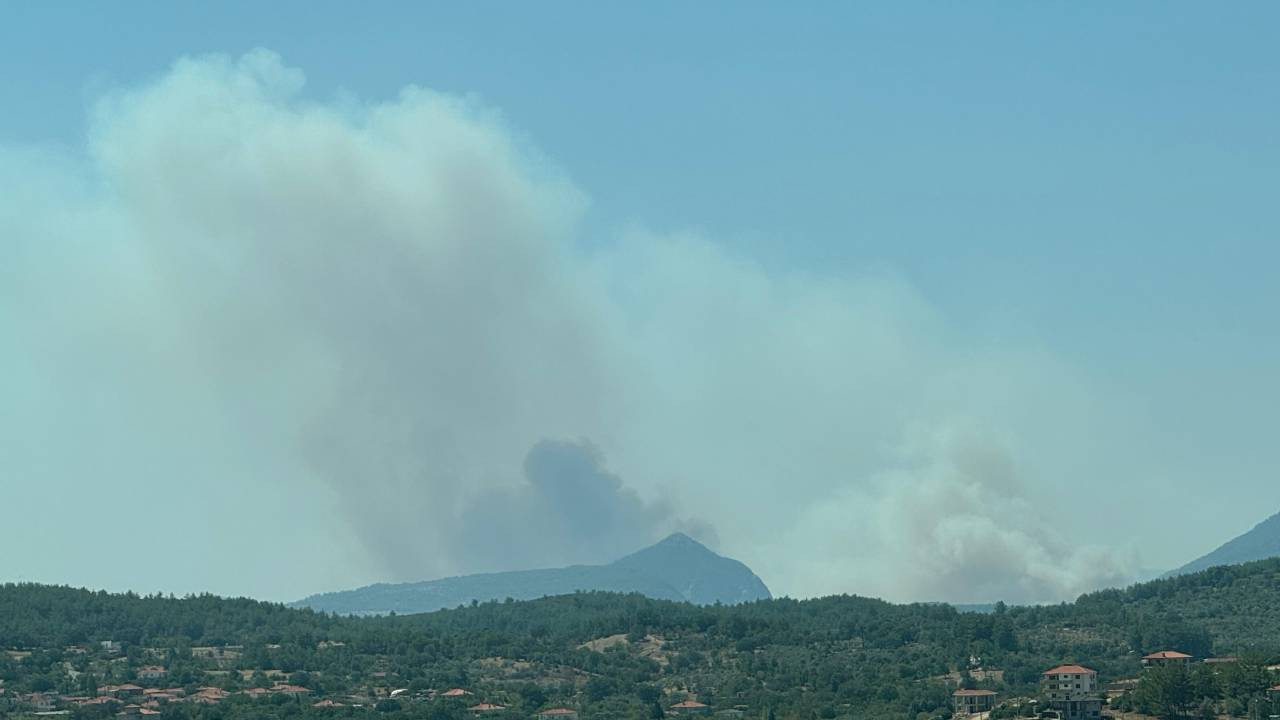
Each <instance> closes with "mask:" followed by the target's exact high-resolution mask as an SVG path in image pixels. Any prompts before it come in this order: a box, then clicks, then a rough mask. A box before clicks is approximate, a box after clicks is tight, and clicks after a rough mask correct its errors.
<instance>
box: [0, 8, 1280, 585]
mask: <svg viewBox="0 0 1280 720" xmlns="http://www.w3.org/2000/svg"><path fill="white" fill-rule="evenodd" d="M0 14H2V15H3V17H4V18H5V20H4V22H0V108H2V109H3V112H0V498H3V506H4V507H5V508H6V509H9V510H10V512H6V513H5V521H4V522H3V523H0V549H3V551H2V552H0V581H32V582H49V583H65V584H71V585H76V586H88V587H94V588H100V587H101V588H108V589H112V590H124V589H133V590H135V591H139V592H156V591H163V592H175V593H183V592H195V591H211V592H216V593H219V594H226V595H249V596H253V597H260V598H265V599H271V600H293V599H297V598H300V597H302V596H305V595H308V594H311V593H314V592H320V591H327V590H335V589H341V588H348V587H354V586H357V585H362V584H366V583H370V582H376V581H410V580H422V579H430V578H435V577H442V576H447V575H454V574H460V573H467V572H477V571H493V570H503V569H517V568H529V567H545V566H556V565H562V564H566V563H591V562H607V561H609V560H612V559H615V558H616V557H618V556H620V555H622V554H625V553H627V552H630V551H632V550H635V549H638V548H639V547H642V546H643V545H645V544H647V543H649V542H652V541H656V540H658V539H660V538H661V537H662V536H664V535H665V534H667V533H670V532H675V531H682V532H686V533H688V534H690V535H691V536H693V537H695V538H698V539H700V540H702V541H704V542H705V543H707V544H708V545H709V546H711V547H713V548H715V549H716V550H718V551H719V552H722V553H724V554H727V555H730V556H732V557H735V558H738V559H741V560H743V561H744V562H746V563H747V564H748V565H749V566H750V567H751V568H752V569H754V570H755V571H756V573H757V574H759V575H760V576H761V577H762V578H763V579H764V580H765V582H766V583H767V584H768V585H769V587H770V588H771V589H772V590H773V592H774V594H775V595H790V596H793V597H810V596H817V595H824V594H831V593H841V592H847V593H857V594H862V595H874V596H879V597H885V598H888V599H891V600H895V601H914V600H950V601H956V602H988V601H992V600H995V599H1004V600H1006V601H1011V602H1045V601H1058V600H1063V599H1069V598H1072V597H1074V596H1075V595H1076V594H1078V593H1080V592H1083V591H1087V590H1089V589H1093V588H1097V587H1102V586H1109V585H1116V584H1123V583H1127V582H1130V581H1132V580H1133V579H1135V578H1140V577H1145V576H1149V575H1151V574H1153V573H1156V572H1159V571H1163V570H1166V569H1169V568H1172V567H1176V566H1179V565H1181V564H1183V563H1185V562H1186V561H1188V560H1190V559H1192V558H1194V557H1197V556H1199V555H1201V554H1203V553H1205V552H1207V551H1209V550H1211V549H1212V548H1214V547H1216V546H1217V545H1218V544H1220V543H1222V542H1224V541H1226V540H1228V539H1230V538H1231V537H1233V536H1235V535H1237V534H1239V533H1241V532H1243V531H1245V530H1247V529H1249V528H1251V527H1252V526H1253V525H1254V524H1256V523H1257V522H1258V521H1260V520H1262V519H1263V518H1265V517H1267V516H1268V515H1271V514H1273V513H1274V512H1276V511H1277V510H1280V482H1278V480H1280V478H1278V477H1277V476H1278V475H1280V472H1278V470H1280V449H1277V447H1276V444H1275V442H1274V440H1275V433H1274V428H1275V417H1274V415H1275V408H1276V407H1280V372H1277V368H1280V334H1278V333H1277V332H1276V330H1275V326H1276V323H1275V319H1274V316H1275V314H1276V308H1280V271H1278V270H1277V267H1280V249H1278V246H1277V243H1276V242H1275V240H1274V239H1275V237H1276V234H1277V230H1280V198H1277V197H1276V195H1277V189H1278V188H1280V144H1278V143H1277V127H1280V123H1278V122H1277V121H1278V120H1280V55H1277V53H1275V51H1274V42H1273V38H1272V37H1271V35H1272V34H1273V33H1271V32H1270V29H1271V28H1274V27H1275V24H1276V22H1277V21H1280V7H1277V6H1275V5H1274V4H1268V3H1232V4H1230V5H1213V6H1211V5H1207V4H1196V3H1177V2H1174V3H1141V2H1135V3H1126V4H1123V5H1116V4H1103V3H1071V4H1067V3H1022V4H1015V3H966V4H963V5H961V4H943V3H880V4H872V3H819V2H815V3H808V4H804V5H803V6H802V7H784V6H783V5H782V4H764V3H746V2H735V3H716V2H706V3H693V4H689V3H665V2H653V3H643V4H635V5H632V6H624V5H621V4H614V3H567V2H551V3H538V4H532V3H529V4H512V3H487V2H478V3H465V4H464V3H449V4H445V3H431V4H428V3H403V4H400V3H362V4H359V5H355V4H349V3H347V4H344V3H326V2H320V3H315V2H306V3H302V2H277V3H271V4H269V5H266V6H264V5H263V4H261V3H247V2H228V3H220V4H217V5H212V4H201V3H187V2H176V3H171V2H166V3H161V2H136V3H128V4H114V5H105V4H83V3H62V2H44V3H21V2H0ZM14 509H16V511H14Z"/></svg>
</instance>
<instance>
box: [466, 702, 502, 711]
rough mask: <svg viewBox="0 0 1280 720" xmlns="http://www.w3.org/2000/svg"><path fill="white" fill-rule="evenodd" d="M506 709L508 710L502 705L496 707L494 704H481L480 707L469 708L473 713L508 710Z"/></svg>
mask: <svg viewBox="0 0 1280 720" xmlns="http://www.w3.org/2000/svg"><path fill="white" fill-rule="evenodd" d="M506 709H507V708H506V707H504V706H502V705H494V704H493V703H480V704H479V705H472V706H471V707H469V708H467V710H469V711H471V712H490V711H493V710H506Z"/></svg>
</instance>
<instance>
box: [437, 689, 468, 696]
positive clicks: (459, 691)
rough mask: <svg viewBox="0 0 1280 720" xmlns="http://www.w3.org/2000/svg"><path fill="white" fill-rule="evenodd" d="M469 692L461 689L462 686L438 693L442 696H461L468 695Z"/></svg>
mask: <svg viewBox="0 0 1280 720" xmlns="http://www.w3.org/2000/svg"><path fill="white" fill-rule="evenodd" d="M470 694H471V693H469V692H467V691H466V690H463V689H462V688H454V689H452V690H445V691H444V692H442V693H440V695H441V696H442V697H462V696H463V695H470Z"/></svg>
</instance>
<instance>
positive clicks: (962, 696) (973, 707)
mask: <svg viewBox="0 0 1280 720" xmlns="http://www.w3.org/2000/svg"><path fill="white" fill-rule="evenodd" d="M951 701H952V703H954V705H955V714H956V715H972V714H974V713H980V712H987V711H989V710H991V709H992V708H993V707H995V704H996V693H995V691H994V690H969V689H966V688H960V689H959V690H956V691H955V692H953V693H951Z"/></svg>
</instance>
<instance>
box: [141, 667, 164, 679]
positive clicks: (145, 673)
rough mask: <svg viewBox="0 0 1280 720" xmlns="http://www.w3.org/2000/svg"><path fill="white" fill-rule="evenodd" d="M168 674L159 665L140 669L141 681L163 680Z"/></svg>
mask: <svg viewBox="0 0 1280 720" xmlns="http://www.w3.org/2000/svg"><path fill="white" fill-rule="evenodd" d="M168 674H169V673H168V671H166V670H165V669H164V668H162V667H160V666H159V665H145V666H143V667H140V668H138V679H139V680H151V681H155V680H163V679H165V677H166V676H167V675H168Z"/></svg>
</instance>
